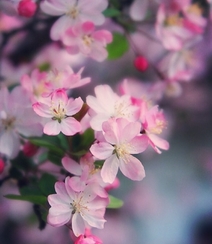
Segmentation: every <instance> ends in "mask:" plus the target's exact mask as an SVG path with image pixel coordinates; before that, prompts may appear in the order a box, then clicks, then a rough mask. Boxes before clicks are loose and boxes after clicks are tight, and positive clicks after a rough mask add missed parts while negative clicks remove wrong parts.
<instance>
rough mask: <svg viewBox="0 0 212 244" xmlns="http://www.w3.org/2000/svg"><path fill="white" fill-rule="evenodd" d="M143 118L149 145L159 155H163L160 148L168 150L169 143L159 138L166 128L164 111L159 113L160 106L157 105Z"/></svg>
mask: <svg viewBox="0 0 212 244" xmlns="http://www.w3.org/2000/svg"><path fill="white" fill-rule="evenodd" d="M143 116H144V117H143V118H142V126H143V130H144V131H145V133H146V135H147V136H148V138H149V144H150V145H151V146H152V147H153V149H154V150H155V151H156V152H157V153H161V151H160V150H159V149H158V148H161V149H163V150H168V149H169V143H168V142H167V141H166V140H164V139H162V138H160V137H159V136H158V135H159V134H161V133H162V131H163V129H164V128H165V127H166V120H165V117H164V114H163V111H159V110H158V106H157V105H156V106H153V107H152V108H151V109H149V110H148V111H147V112H146V113H145V114H144V115H143Z"/></svg>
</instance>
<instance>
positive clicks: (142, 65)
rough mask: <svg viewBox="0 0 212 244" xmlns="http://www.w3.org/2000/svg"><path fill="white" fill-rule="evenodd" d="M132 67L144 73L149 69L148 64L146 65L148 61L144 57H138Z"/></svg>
mask: <svg viewBox="0 0 212 244" xmlns="http://www.w3.org/2000/svg"><path fill="white" fill-rule="evenodd" d="M134 66H135V68H136V69H137V70H139V71H142V72H144V71H146V70H147V68H148V67H149V64H148V61H147V60H146V59H145V58H144V57H142V56H138V57H136V58H135V60H134Z"/></svg>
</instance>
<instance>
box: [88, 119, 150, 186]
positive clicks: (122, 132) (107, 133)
mask: <svg viewBox="0 0 212 244" xmlns="http://www.w3.org/2000/svg"><path fill="white" fill-rule="evenodd" d="M102 128H103V135H104V139H105V141H97V142H96V143H94V144H93V145H92V146H91V148H90V151H91V153H92V154H93V155H94V156H95V157H96V158H98V159H101V160H103V159H105V162H104V164H103V167H102V169H101V176H102V179H103V181H105V182H108V183H112V182H113V181H114V180H115V177H116V174H117V172H118V169H119V168H120V170H121V172H122V173H123V174H124V175H125V176H126V177H128V178H130V179H131V180H136V181H138V180H142V179H143V178H144V177H145V171H144V168H143V165H142V164H141V162H140V161H139V160H138V159H137V158H135V157H134V156H132V155H131V154H138V153H141V152H143V151H145V150H146V148H147V145H148V140H147V137H146V136H145V135H141V134H140V131H141V124H140V123H139V122H129V121H128V120H126V119H123V118H118V119H111V120H109V121H106V122H104V123H103V124H102Z"/></svg>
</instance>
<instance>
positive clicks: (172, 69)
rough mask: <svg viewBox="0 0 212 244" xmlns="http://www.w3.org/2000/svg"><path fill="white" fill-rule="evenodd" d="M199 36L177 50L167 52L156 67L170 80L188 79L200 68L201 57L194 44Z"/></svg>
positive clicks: (198, 39)
mask: <svg viewBox="0 0 212 244" xmlns="http://www.w3.org/2000/svg"><path fill="white" fill-rule="evenodd" d="M200 40H201V38H193V40H192V41H190V42H187V44H186V45H185V46H184V47H183V48H182V49H181V50H179V51H171V52H169V53H168V54H167V55H166V56H165V57H164V58H163V59H162V60H161V62H160V63H159V64H158V68H159V69H160V70H161V72H163V74H164V75H165V76H166V78H167V79H168V80H170V81H189V80H191V79H192V77H193V76H194V75H195V73H197V72H198V71H199V70H200V69H201V57H200V55H198V53H197V50H196V49H195V45H196V44H198V42H199V41H200Z"/></svg>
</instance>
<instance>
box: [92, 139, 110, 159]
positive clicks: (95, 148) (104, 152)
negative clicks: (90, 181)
mask: <svg viewBox="0 0 212 244" xmlns="http://www.w3.org/2000/svg"><path fill="white" fill-rule="evenodd" d="M113 150H114V147H113V146H112V145H110V144H109V143H107V142H99V143H95V144H93V145H92V146H91V148H90V151H91V153H92V154H93V155H94V156H95V157H96V158H98V159H106V158H108V157H110V156H111V155H112V153H113Z"/></svg>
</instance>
